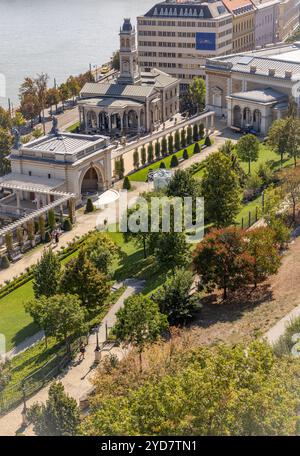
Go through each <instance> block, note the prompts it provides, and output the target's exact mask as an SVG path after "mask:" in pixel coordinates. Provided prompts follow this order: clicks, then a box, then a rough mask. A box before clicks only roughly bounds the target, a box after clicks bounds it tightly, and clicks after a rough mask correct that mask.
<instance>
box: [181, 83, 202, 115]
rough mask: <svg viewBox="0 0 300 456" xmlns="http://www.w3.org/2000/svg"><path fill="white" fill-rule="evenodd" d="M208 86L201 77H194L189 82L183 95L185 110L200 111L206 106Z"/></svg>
mask: <svg viewBox="0 0 300 456" xmlns="http://www.w3.org/2000/svg"><path fill="white" fill-rule="evenodd" d="M205 94H206V86H205V81H204V79H203V78H201V77H195V78H193V80H192V82H191V83H190V84H189V86H188V89H187V92H186V94H185V95H184V97H183V100H182V101H183V110H187V111H189V112H190V113H195V112H200V111H202V110H203V108H204V106H205Z"/></svg>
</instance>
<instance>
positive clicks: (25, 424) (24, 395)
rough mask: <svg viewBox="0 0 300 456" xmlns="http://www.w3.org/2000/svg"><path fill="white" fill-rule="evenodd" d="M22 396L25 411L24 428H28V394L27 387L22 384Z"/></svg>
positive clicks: (23, 412) (23, 415)
mask: <svg viewBox="0 0 300 456" xmlns="http://www.w3.org/2000/svg"><path fill="white" fill-rule="evenodd" d="M22 396H23V410H22V412H21V415H22V426H23V427H26V426H27V425H28V418H27V405H26V394H25V386H24V384H23V383H22Z"/></svg>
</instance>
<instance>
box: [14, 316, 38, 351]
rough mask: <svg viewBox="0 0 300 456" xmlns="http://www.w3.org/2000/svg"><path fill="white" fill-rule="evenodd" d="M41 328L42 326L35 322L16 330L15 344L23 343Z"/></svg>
mask: <svg viewBox="0 0 300 456" xmlns="http://www.w3.org/2000/svg"><path fill="white" fill-rule="evenodd" d="M39 330H40V328H39V327H38V325H36V324H35V323H34V322H31V323H29V325H27V326H25V327H24V328H22V329H20V331H18V332H16V334H15V335H14V336H13V337H12V343H13V346H14V347H16V346H17V345H19V344H21V343H22V342H24V341H25V340H26V339H27V338H28V337H31V336H33V335H34V334H36V333H37V332H38V331H39Z"/></svg>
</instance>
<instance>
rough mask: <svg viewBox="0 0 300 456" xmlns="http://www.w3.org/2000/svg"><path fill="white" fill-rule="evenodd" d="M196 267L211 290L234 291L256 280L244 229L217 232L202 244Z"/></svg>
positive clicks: (225, 294) (199, 247)
mask: <svg viewBox="0 0 300 456" xmlns="http://www.w3.org/2000/svg"><path fill="white" fill-rule="evenodd" d="M193 260H194V267H195V269H196V271H197V273H198V274H199V275H200V276H201V284H202V285H203V287H204V288H206V289H207V290H208V291H212V290H214V289H215V288H220V289H222V290H223V299H226V298H227V294H228V291H229V290H230V291H234V290H237V289H239V288H240V287H242V286H244V285H247V284H249V283H251V282H252V280H253V267H254V265H253V258H252V257H251V256H250V255H249V252H248V251H247V242H246V241H245V233H244V231H243V230H240V229H238V228H234V227H228V228H224V229H219V230H217V229H214V230H212V231H211V232H210V233H208V234H207V235H206V236H205V238H204V239H203V240H202V242H200V243H199V244H198V245H197V247H196V249H195V251H194V254H193Z"/></svg>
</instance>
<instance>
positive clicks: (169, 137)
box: [168, 134, 174, 154]
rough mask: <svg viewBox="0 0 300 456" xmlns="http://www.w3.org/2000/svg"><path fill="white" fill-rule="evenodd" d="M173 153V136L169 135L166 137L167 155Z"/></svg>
mask: <svg viewBox="0 0 300 456" xmlns="http://www.w3.org/2000/svg"><path fill="white" fill-rule="evenodd" d="M173 152H174V141H173V135H172V134H170V135H169V136H168V153H169V154H172V153H173Z"/></svg>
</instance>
